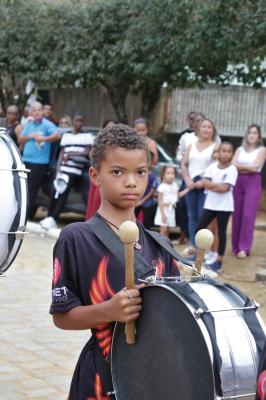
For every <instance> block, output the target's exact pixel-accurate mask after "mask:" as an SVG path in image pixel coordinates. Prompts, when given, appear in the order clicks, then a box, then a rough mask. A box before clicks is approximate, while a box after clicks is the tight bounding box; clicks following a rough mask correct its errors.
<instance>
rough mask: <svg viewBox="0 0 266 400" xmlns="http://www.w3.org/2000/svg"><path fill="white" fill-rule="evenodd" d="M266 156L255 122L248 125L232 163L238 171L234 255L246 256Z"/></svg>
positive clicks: (251, 234) (233, 231) (234, 217)
mask: <svg viewBox="0 0 266 400" xmlns="http://www.w3.org/2000/svg"><path fill="white" fill-rule="evenodd" d="M265 158H266V150H265V147H264V146H263V145H262V138H261V130H260V127H259V126H258V125H255V124H254V125H250V126H249V127H248V129H247V132H246V134H245V137H244V139H243V143H242V146H240V147H238V149H237V150H236V152H235V155H234V158H233V160H232V163H233V164H234V165H235V166H236V168H237V170H238V178H237V182H236V185H235V187H234V191H233V193H234V202H235V211H234V213H233V229H232V247H233V254H234V255H236V256H237V257H238V258H241V259H242V258H246V257H247V255H249V252H250V249H251V245H252V240H253V232H254V226H255V221H256V214H257V209H258V205H259V200H260V195H261V175H260V171H261V169H262V167H263V164H264V162H265Z"/></svg>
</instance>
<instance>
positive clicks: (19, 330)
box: [0, 213, 266, 400]
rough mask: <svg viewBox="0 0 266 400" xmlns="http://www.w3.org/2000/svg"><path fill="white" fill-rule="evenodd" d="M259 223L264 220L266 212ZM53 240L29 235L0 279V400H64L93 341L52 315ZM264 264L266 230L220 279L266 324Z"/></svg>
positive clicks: (229, 264) (258, 232)
mask: <svg viewBox="0 0 266 400" xmlns="http://www.w3.org/2000/svg"><path fill="white" fill-rule="evenodd" d="M259 221H260V222H261V221H262V222H264V223H265V222H266V213H263V214H261V215H260V220H259ZM54 242H55V240H54V239H51V238H47V237H40V236H39V235H37V234H31V235H30V236H29V237H28V238H26V239H25V240H24V242H23V244H22V247H21V250H20V252H19V254H18V256H17V258H16V260H15V262H14V264H13V265H12V267H11V268H10V269H9V270H8V272H7V274H6V277H1V278H0V287H1V290H0V301H1V307H0V318H1V321H2V327H1V347H0V400H11V399H12V400H26V399H34V400H64V399H66V397H67V393H68V387H69V384H70V379H71V376H72V372H73V369H74V366H75V363H76V360H77V357H78V354H79V352H80V350H81V348H82V346H83V345H84V344H85V342H86V341H87V339H88V337H89V332H69V331H60V330H59V329H57V328H55V327H54V326H53V324H52V320H51V317H50V315H49V314H48V309H49V304H50V288H51V272H52V268H51V260H52V249H53V245H54ZM228 247H230V246H228ZM262 266H265V268H266V231H265V230H256V232H255V243H254V248H253V252H252V255H251V256H250V257H249V258H248V259H247V260H244V261H242V260H236V259H235V258H232V257H231V256H230V255H229V254H228V255H227V256H226V259H225V268H224V271H223V273H222V274H221V277H222V279H225V280H227V281H230V282H231V283H233V284H235V285H237V286H239V287H240V288H242V289H243V290H244V291H245V292H246V293H247V294H249V295H250V296H251V297H253V298H255V299H256V300H257V301H258V302H259V303H261V305H262V308H261V315H262V317H263V319H264V320H265V321H266V290H265V288H266V286H265V284H264V283H261V282H256V281H255V273H256V271H257V269H258V268H260V267H262Z"/></svg>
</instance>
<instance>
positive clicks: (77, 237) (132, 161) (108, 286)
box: [50, 125, 177, 400]
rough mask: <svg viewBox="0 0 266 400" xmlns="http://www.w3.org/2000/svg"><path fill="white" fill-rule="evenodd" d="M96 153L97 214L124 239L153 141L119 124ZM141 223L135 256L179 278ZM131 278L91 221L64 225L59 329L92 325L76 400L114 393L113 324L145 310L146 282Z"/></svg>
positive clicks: (102, 136)
mask: <svg viewBox="0 0 266 400" xmlns="http://www.w3.org/2000/svg"><path fill="white" fill-rule="evenodd" d="M90 156H91V161H92V167H91V168H90V171H89V174H90V179H91V180H92V182H93V183H94V184H95V185H96V186H98V187H99V190H100V195H101V205H100V208H99V210H98V214H97V216H96V218H98V221H99V220H100V221H101V223H103V224H104V225H105V226H106V229H107V230H108V235H109V238H110V240H117V233H118V227H119V226H120V225H121V224H122V223H123V222H124V221H126V220H132V221H135V215H134V209H135V206H136V204H137V203H138V202H139V201H140V199H141V198H142V196H143V194H144V191H145V188H146V185H147V177H148V157H149V155H148V148H147V144H146V143H145V141H144V140H143V139H142V138H141V137H140V136H139V135H137V134H136V133H135V131H134V130H133V129H131V128H129V127H128V126H125V125H115V126H113V127H110V128H106V129H104V130H102V131H101V132H100V133H99V134H98V136H97V138H96V140H95V143H94V145H93V147H92V151H91V155H90ZM138 227H139V241H138V243H137V244H138V246H135V255H136V253H137V252H138V253H140V255H141V257H142V258H143V259H144V260H145V261H146V262H147V263H148V265H149V267H150V270H153V267H154V266H156V267H157V272H158V273H159V274H161V275H166V276H167V275H168V276H169V275H173V274H174V272H175V270H176V263H173V262H172V261H173V259H172V257H171V256H170V255H169V254H168V253H167V252H166V251H165V250H164V249H162V248H161V247H160V246H159V245H158V244H157V243H156V242H155V241H154V240H153V239H152V238H151V237H150V236H149V235H148V234H147V233H146V232H145V231H144V229H143V227H142V225H141V224H138ZM176 272H177V270H176ZM124 276H125V270H124V265H123V264H122V262H120V261H119V259H118V258H116V256H115V255H114V254H112V253H111V252H110V251H109V250H108V248H107V247H106V246H105V245H104V243H103V242H102V241H101V240H100V239H99V237H97V236H96V234H95V232H94V231H93V229H92V228H91V226H90V225H89V223H86V222H79V223H74V224H71V225H68V226H67V227H66V228H65V229H63V231H62V232H61V234H60V237H59V239H58V241H57V243H56V246H55V249H54V274H53V291H52V294H53V298H52V305H51V309H50V312H51V314H53V320H54V324H55V325H56V326H57V327H58V328H61V329H69V330H80V329H91V330H92V338H91V339H90V341H89V342H88V343H87V344H86V346H85V347H84V349H83V351H82V352H81V355H80V358H79V360H78V363H77V366H76V369H75V372H74V376H73V379H72V384H71V388H70V394H69V400H87V399H97V400H98V399H99V400H108V399H111V398H112V397H111V396H110V395H108V393H107V392H108V390H106V389H105V388H106V385H105V383H104V381H105V378H104V375H105V372H104V369H105V370H106V369H107V371H109V373H110V364H109V362H110V349H111V340H112V333H113V328H114V322H115V321H120V322H128V321H132V320H135V319H137V318H138V317H139V315H140V311H141V296H140V291H139V289H140V288H141V287H142V286H141V285H136V286H135V289H132V290H125V288H124V286H125V283H124V280H125V278H124ZM135 281H136V282H137V281H138V276H136V279H135ZM99 353H100V355H99ZM100 361H101V362H100ZM102 361H103V362H104V364H105V365H104V367H102ZM104 386H105V388H104Z"/></svg>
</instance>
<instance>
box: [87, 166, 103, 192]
mask: <svg viewBox="0 0 266 400" xmlns="http://www.w3.org/2000/svg"><path fill="white" fill-rule="evenodd" d="M89 177H90V181H91V182H92V183H93V184H94V185H95V186H98V187H100V182H99V178H98V171H97V169H95V168H94V167H90V169H89Z"/></svg>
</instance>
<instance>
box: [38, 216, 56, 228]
mask: <svg viewBox="0 0 266 400" xmlns="http://www.w3.org/2000/svg"><path fill="white" fill-rule="evenodd" d="M40 225H41V227H42V228H43V229H45V230H47V231H48V230H49V229H52V228H57V225H56V222H55V220H54V219H53V217H46V218H44V219H42V220H41V221H40Z"/></svg>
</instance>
